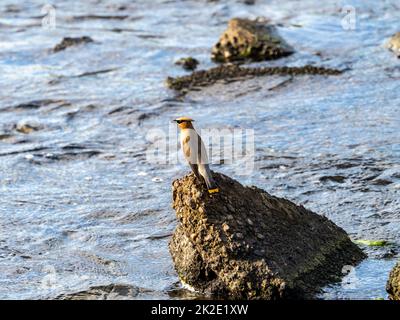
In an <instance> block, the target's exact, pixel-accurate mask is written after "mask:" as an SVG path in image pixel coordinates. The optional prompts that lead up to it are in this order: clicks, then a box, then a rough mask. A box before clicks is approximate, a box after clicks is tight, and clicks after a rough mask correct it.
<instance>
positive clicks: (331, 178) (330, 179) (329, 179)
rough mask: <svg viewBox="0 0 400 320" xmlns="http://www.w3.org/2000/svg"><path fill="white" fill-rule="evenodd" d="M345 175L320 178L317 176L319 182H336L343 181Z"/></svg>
mask: <svg viewBox="0 0 400 320" xmlns="http://www.w3.org/2000/svg"><path fill="white" fill-rule="evenodd" d="M345 180H346V177H343V176H323V177H321V178H319V181H321V182H325V181H333V182H337V183H343V182H345Z"/></svg>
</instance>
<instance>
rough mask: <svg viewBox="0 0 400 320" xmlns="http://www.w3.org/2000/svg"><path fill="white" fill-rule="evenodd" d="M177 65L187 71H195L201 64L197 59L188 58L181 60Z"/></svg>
mask: <svg viewBox="0 0 400 320" xmlns="http://www.w3.org/2000/svg"><path fill="white" fill-rule="evenodd" d="M175 64H177V65H178V66H182V68H183V69H185V70H195V69H196V68H197V65H198V64H199V61H197V60H196V59H195V58H192V57H187V58H181V59H179V60H178V61H176V62H175Z"/></svg>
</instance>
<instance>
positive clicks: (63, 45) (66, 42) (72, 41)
mask: <svg viewBox="0 0 400 320" xmlns="http://www.w3.org/2000/svg"><path fill="white" fill-rule="evenodd" d="M90 42H93V39H92V38H90V37H87V36H83V37H78V38H70V37H66V38H64V39H63V40H62V41H61V42H60V43H59V44H57V45H56V46H55V47H54V49H53V51H54V52H58V51H62V50H65V49H67V48H69V47H72V46H77V45H80V44H85V43H90Z"/></svg>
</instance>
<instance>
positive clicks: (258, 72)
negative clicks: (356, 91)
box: [166, 64, 342, 91]
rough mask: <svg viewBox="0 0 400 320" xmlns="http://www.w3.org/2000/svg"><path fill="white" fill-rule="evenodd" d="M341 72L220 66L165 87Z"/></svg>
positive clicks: (174, 80) (170, 81) (308, 67)
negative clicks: (262, 77)
mask: <svg viewBox="0 0 400 320" xmlns="http://www.w3.org/2000/svg"><path fill="white" fill-rule="evenodd" d="M341 73H342V71H341V70H338V69H330V68H324V67H315V66H311V65H306V66H302V67H258V68H248V67H241V66H238V65H234V64H231V65H221V66H218V67H214V68H211V69H208V70H199V71H195V72H192V73H191V74H190V75H187V76H182V77H176V78H172V77H168V78H167V80H166V85H167V87H168V88H170V89H173V90H177V91H181V90H191V89H195V88H198V87H206V86H210V85H212V84H214V83H216V82H217V81H238V80H243V79H246V78H253V77H260V76H271V75H290V76H300V75H326V76H330V75H339V74H341Z"/></svg>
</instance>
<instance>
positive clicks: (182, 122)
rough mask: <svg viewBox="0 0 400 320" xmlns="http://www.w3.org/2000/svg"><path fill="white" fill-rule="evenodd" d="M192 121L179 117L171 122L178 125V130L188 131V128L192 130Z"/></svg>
mask: <svg viewBox="0 0 400 320" xmlns="http://www.w3.org/2000/svg"><path fill="white" fill-rule="evenodd" d="M193 121H194V120H193V119H191V118H188V117H179V118H176V119H175V120H173V122H176V123H177V124H178V127H179V128H180V129H188V128H193V125H192V122H193Z"/></svg>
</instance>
